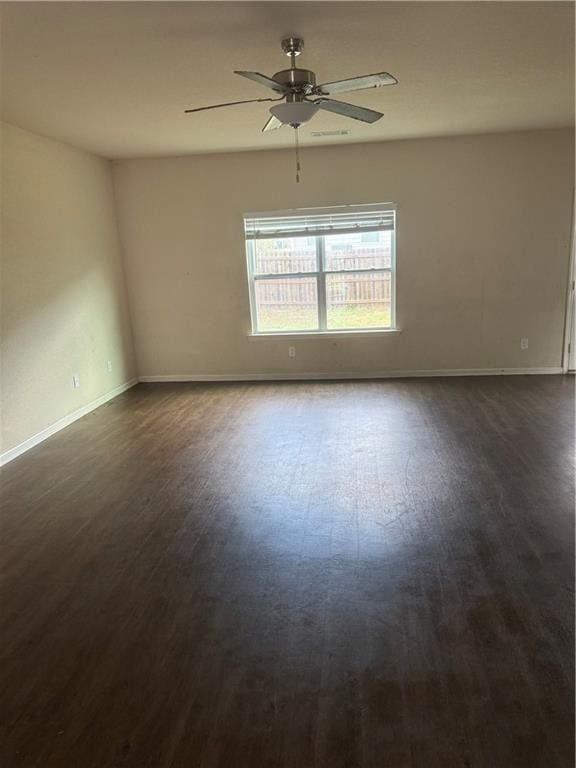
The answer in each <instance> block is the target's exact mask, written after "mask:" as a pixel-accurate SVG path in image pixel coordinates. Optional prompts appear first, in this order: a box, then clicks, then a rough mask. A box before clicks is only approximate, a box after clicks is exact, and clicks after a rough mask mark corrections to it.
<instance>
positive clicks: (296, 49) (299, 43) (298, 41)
mask: <svg viewBox="0 0 576 768" xmlns="http://www.w3.org/2000/svg"><path fill="white" fill-rule="evenodd" d="M281 45H282V50H283V51H284V53H285V54H286V56H290V57H291V58H294V56H300V54H301V53H302V51H303V50H304V40H303V39H302V38H301V37H297V36H296V35H294V36H290V37H285V38H284V39H283V40H282V42H281Z"/></svg>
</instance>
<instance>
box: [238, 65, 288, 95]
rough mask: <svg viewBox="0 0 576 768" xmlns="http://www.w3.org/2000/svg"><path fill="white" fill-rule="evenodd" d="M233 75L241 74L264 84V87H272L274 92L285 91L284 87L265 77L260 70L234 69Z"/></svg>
mask: <svg viewBox="0 0 576 768" xmlns="http://www.w3.org/2000/svg"><path fill="white" fill-rule="evenodd" d="M234 74H235V75H241V76H242V77H247V78H248V80H253V81H254V82H255V83H259V84H260V85H265V86H266V88H272V90H273V91H276V93H286V88H285V87H284V86H283V85H281V84H280V83H277V82H276V80H272V78H271V77H266V75H261V74H260V72H244V71H238V70H237V69H235V70H234Z"/></svg>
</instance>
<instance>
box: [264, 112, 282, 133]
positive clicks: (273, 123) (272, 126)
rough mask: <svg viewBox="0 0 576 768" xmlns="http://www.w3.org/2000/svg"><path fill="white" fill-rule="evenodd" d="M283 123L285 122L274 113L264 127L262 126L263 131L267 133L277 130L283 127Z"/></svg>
mask: <svg viewBox="0 0 576 768" xmlns="http://www.w3.org/2000/svg"><path fill="white" fill-rule="evenodd" d="M283 125H284V123H281V122H280V120H278V118H277V117H274V115H272V117H271V118H270V120H268V122H267V123H266V125H265V126H264V128H262V133H266V132H267V131H276V130H277V129H278V128H282V126H283Z"/></svg>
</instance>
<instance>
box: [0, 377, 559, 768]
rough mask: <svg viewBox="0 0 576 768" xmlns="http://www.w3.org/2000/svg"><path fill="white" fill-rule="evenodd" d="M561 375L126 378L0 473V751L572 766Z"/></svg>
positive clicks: (191, 761) (88, 761) (156, 759)
mask: <svg viewBox="0 0 576 768" xmlns="http://www.w3.org/2000/svg"><path fill="white" fill-rule="evenodd" d="M573 460H574V380H573V378H572V377H561V376H540V377H537V376H531V377H522V376H515V377H494V378H467V379H455V378H451V379H428V380H425V379H422V380H416V379H412V380H405V381H400V380H391V381H381V382H346V383H338V382H322V383H301V382H298V383H284V384H283V383H278V384H268V383H261V384H260V383H259V384H201V385H185V384H183V385H177V384H175V385H139V386H138V387H136V388H135V389H133V390H131V391H129V392H127V393H125V394H124V395H122V396H120V397H118V398H117V399H116V400H114V401H112V402H110V403H109V404H107V405H106V406H103V407H102V408H100V409H99V410H97V411H95V412H94V413H92V414H90V415H89V416H87V417H85V418H84V419H82V420H81V421H79V422H76V423H75V424H73V425H71V426H70V427H69V428H67V429H66V430H64V431H63V432H61V433H59V434H58V435H56V436H54V437H53V438H51V439H50V440H48V441H47V442H45V443H44V444H42V445H41V446H39V447H37V448H36V449H34V450H33V451H31V452H30V453H28V454H26V455H24V456H23V457H21V458H19V459H17V460H15V461H14V462H12V463H11V464H9V465H7V466H6V467H4V468H3V469H2V471H1V472H0V478H1V481H2V502H3V511H2V543H1V553H2V567H3V582H2V583H3V591H2V601H1V612H0V613H1V616H0V618H1V620H2V628H1V634H0V643H1V652H2V657H1V659H2V685H1V688H0V709H1V715H2V737H1V744H2V747H0V749H1V753H0V754H1V755H2V760H1V761H0V762H1V764H2V766H5V768H407V767H410V768H452V767H454V768H556V767H560V768H569V767H570V766H572V765H573V741H572V722H573V706H572V680H573V663H572V661H573V635H572V628H573V620H574V612H573V583H574V581H573V577H574V573H573V513H574V466H573Z"/></svg>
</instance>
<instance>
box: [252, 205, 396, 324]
mask: <svg viewBox="0 0 576 768" xmlns="http://www.w3.org/2000/svg"><path fill="white" fill-rule="evenodd" d="M374 210H378V211H383V212H390V211H393V212H394V227H393V229H392V230H387V231H390V232H391V237H390V241H391V242H390V245H391V249H390V251H391V252H390V266H389V267H374V268H370V269H337V270H326V269H324V261H325V245H324V238H325V237H326V236H327V235H330V234H338V230H335V232H333V233H331V232H330V231H326V232H325V233H324V234H322V235H316V236H315V240H316V271H313V272H279V273H270V274H268V273H267V274H258V275H256V274H254V239H250V238H248V237H245V242H246V263H247V275H248V289H249V295H250V319H251V323H252V336H315V335H316V336H317V335H330V334H337V335H340V334H345V335H349V334H350V335H354V334H363V333H379V332H380V333H382V332H386V333H387V332H390V331H396V330H398V329H397V327H396V230H397V226H398V223H397V219H398V213H397V206H396V205H395V204H394V203H382V204H375V205H369V206H340V207H339V208H309V209H300V208H298V209H294V210H289V211H268V212H265V213H246V214H244V221H245V222H246V221H247V220H251V219H265V218H268V217H269V218H279V217H285V218H289V217H290V216H294V217H301V216H305V215H306V214H311V215H314V214H323V213H326V214H329V213H338V212H357V213H364V212H368V211H374ZM361 231H362V232H378V231H380V230H379V229H378V228H365V229H364V228H363V229H362V230H361ZM285 236H286V237H291V235H290V234H286V235H285ZM297 236H305V235H302V234H300V235H297ZM270 239H274V235H271V236H270ZM357 273H362V274H386V273H389V274H390V325H385V326H369V327H365V328H360V327H359V328H328V327H327V318H326V276H327V275H349V274H357ZM303 277H307V278H315V279H316V292H317V299H318V327H317V328H307V329H304V330H296V329H293V330H285V331H260V330H258V309H257V303H256V282H257V281H258V280H272V279H291V278H303Z"/></svg>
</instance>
